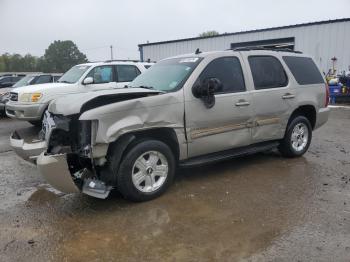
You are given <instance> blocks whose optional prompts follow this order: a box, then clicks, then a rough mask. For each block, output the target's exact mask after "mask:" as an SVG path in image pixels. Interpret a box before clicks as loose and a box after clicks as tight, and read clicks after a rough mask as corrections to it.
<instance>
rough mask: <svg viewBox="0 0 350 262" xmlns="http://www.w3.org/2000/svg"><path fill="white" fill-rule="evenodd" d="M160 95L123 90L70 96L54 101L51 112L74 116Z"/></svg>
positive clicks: (137, 90)
mask: <svg viewBox="0 0 350 262" xmlns="http://www.w3.org/2000/svg"><path fill="white" fill-rule="evenodd" d="M159 93H161V92H160V91H157V90H147V89H144V88H121V89H113V90H101V91H91V92H86V93H78V94H70V95H66V96H63V97H60V98H57V99H56V100H54V101H52V102H51V103H50V106H49V112H51V113H53V114H60V115H65V116H67V115H74V114H79V113H82V112H85V111H87V110H90V109H92V108H96V107H100V106H104V105H108V104H112V103H117V102H120V101H125V100H130V99H137V98H140V97H145V96H149V95H157V94H159Z"/></svg>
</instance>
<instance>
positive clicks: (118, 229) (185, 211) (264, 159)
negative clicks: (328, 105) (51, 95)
mask: <svg viewBox="0 0 350 262" xmlns="http://www.w3.org/2000/svg"><path fill="white" fill-rule="evenodd" d="M25 126H26V127H29V126H30V125H29V124H25V123H22V122H16V121H12V120H8V119H7V120H0V152H2V153H0V166H1V169H0V261H349V260H350V191H349V189H350V172H349V169H350V109H333V110H332V114H331V118H330V120H329V122H328V123H327V125H326V126H324V127H322V128H321V129H319V130H317V131H316V132H315V133H314V137H313V142H312V145H311V148H310V150H309V152H308V153H307V154H306V155H305V156H304V157H301V158H298V159H284V158H282V157H280V156H279V155H278V154H277V153H275V152H271V153H265V154H258V155H254V156H249V157H245V158H240V159H235V160H231V161H226V162H223V163H218V164H215V165H210V166H207V167H201V168H193V169H185V170H179V171H178V172H177V178H176V180H175V183H174V185H173V186H172V187H171V188H170V189H169V190H168V192H166V193H165V194H164V195H163V196H162V197H160V198H158V199H156V200H153V201H151V202H146V203H137V204H135V203H131V202H127V201H125V200H123V199H122V198H121V196H120V195H119V194H118V193H113V194H112V195H111V196H110V197H109V198H108V199H107V200H99V199H94V198H91V197H88V196H85V195H81V194H75V195H64V194H62V193H60V192H57V191H55V190H53V189H52V188H51V187H50V186H49V185H47V184H46V183H45V181H44V180H43V179H41V178H40V176H39V175H38V173H37V171H36V169H35V167H34V166H33V165H31V164H28V163H26V162H24V161H22V160H21V159H19V158H18V157H16V156H15V154H14V153H13V152H12V151H9V150H10V149H9V147H8V141H7V140H8V136H9V134H10V133H11V131H12V130H13V129H14V127H16V128H18V127H25Z"/></svg>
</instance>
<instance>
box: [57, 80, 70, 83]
mask: <svg viewBox="0 0 350 262" xmlns="http://www.w3.org/2000/svg"><path fill="white" fill-rule="evenodd" d="M57 82H58V83H66V84H72V83H71V82H68V81H66V80H62V81H60V80H58V81H57Z"/></svg>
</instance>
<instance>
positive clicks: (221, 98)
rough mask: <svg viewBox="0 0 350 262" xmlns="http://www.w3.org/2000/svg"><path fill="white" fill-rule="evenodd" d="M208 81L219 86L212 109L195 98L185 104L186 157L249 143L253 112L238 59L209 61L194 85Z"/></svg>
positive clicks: (234, 57) (235, 57) (233, 57)
mask: <svg viewBox="0 0 350 262" xmlns="http://www.w3.org/2000/svg"><path fill="white" fill-rule="evenodd" d="M210 78H217V79H219V80H220V82H221V84H222V88H221V89H220V90H219V91H217V92H216V94H215V105H214V106H213V107H212V108H207V107H206V106H205V104H204V103H203V100H202V99H200V98H195V97H194V96H192V98H191V99H189V100H188V99H186V102H185V110H186V130H187V139H188V142H189V143H188V157H195V156H199V155H205V154H209V153H213V152H219V151H223V150H227V149H232V148H236V147H241V146H246V145H249V144H250V143H251V124H252V118H253V110H252V105H251V94H250V91H248V90H247V89H246V84H245V82H246V81H245V76H244V74H243V70H242V66H241V58H240V57H238V56H227V57H218V58H215V59H213V60H211V61H210V62H209V63H208V64H207V65H206V67H205V68H204V70H203V71H202V72H201V73H200V75H199V77H198V79H197V80H196V82H195V85H198V84H200V83H203V81H205V80H206V79H210Z"/></svg>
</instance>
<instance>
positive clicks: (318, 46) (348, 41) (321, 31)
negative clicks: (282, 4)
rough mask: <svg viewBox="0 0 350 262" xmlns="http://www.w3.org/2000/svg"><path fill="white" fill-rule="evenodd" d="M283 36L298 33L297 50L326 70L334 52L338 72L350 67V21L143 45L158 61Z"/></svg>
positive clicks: (147, 55)
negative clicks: (198, 50) (197, 50)
mask: <svg viewBox="0 0 350 262" xmlns="http://www.w3.org/2000/svg"><path fill="white" fill-rule="evenodd" d="M284 37H295V50H299V51H302V52H304V53H306V54H309V55H312V56H313V57H314V58H315V60H316V61H317V62H318V63H319V65H320V66H321V68H322V70H323V71H324V72H326V73H327V72H328V69H330V68H331V67H332V61H331V58H332V57H334V56H335V57H336V58H337V59H338V61H337V62H336V68H337V70H338V72H341V71H342V70H345V71H347V70H348V69H349V66H350V48H349V47H350V21H343V22H331V23H325V24H316V25H305V26H299V27H292V28H282V29H272V30H266V31H260V32H247V33H242V34H234V35H226V36H220V37H213V38H205V39H195V40H184V41H181V42H172V43H163V44H154V45H144V46H142V47H141V48H142V49H143V50H142V52H143V58H144V59H145V60H146V59H151V60H152V61H158V60H160V59H163V58H166V57H170V56H175V55H179V54H187V53H192V52H194V51H195V50H196V49H197V48H199V49H200V50H201V51H213V50H225V49H228V48H230V46H231V43H236V42H247V41H257V40H265V39H274V38H284Z"/></svg>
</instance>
